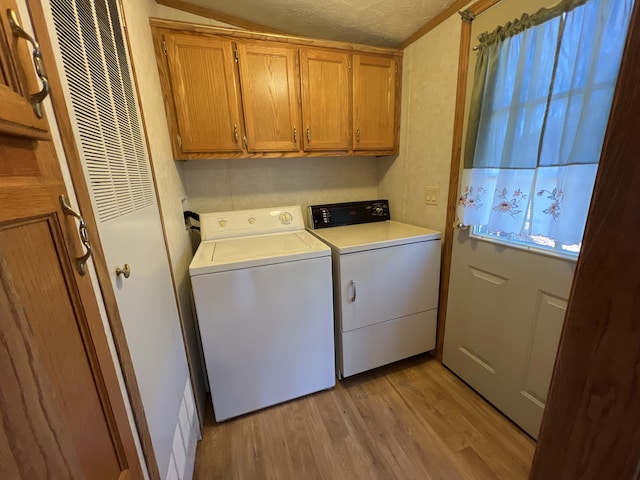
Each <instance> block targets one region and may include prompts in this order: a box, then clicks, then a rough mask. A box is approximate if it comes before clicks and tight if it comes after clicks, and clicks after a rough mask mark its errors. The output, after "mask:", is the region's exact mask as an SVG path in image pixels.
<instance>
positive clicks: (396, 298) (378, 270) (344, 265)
mask: <svg viewBox="0 0 640 480" xmlns="http://www.w3.org/2000/svg"><path fill="white" fill-rule="evenodd" d="M339 268H340V275H339V278H340V292H339V295H340V300H339V301H340V308H341V315H340V329H341V331H342V332H347V331H350V330H355V329H358V328H362V327H366V326H369V325H374V324H377V323H380V322H385V321H387V320H392V319H394V318H400V317H404V316H407V315H412V314H414V313H418V312H423V311H425V310H431V309H434V308H437V307H438V288H439V278H440V241H439V240H433V241H427V242H419V243H410V244H408V245H400V246H397V247H389V248H379V249H376V250H369V251H365V252H357V253H349V254H345V255H341V256H340V266H339Z"/></svg>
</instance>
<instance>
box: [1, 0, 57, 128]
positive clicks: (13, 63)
mask: <svg viewBox="0 0 640 480" xmlns="http://www.w3.org/2000/svg"><path fill="white" fill-rule="evenodd" d="M10 12H15V15H16V19H17V20H18V25H22V20H21V19H20V15H19V14H18V9H17V6H16V3H15V2H14V0H0V105H2V108H0V132H4V133H9V134H14V135H16V134H17V135H21V136H26V137H31V138H47V135H46V133H47V131H48V129H47V120H46V118H44V113H43V112H42V111H41V110H39V107H35V106H34V105H35V104H32V103H31V99H32V94H35V93H37V92H39V91H41V90H42V88H43V86H42V84H40V83H39V82H38V81H37V80H36V78H35V71H34V68H33V60H32V58H31V56H30V55H29V53H28V50H27V46H29V47H31V48H33V45H30V44H28V42H27V40H26V39H24V38H19V37H18V36H17V35H16V34H14V33H13V32H12V31H11V25H10V23H9V16H10ZM42 73H43V74H44V75H46V73H44V72H42ZM36 110H38V111H39V112H40V113H39V115H40V116H38V114H36Z"/></svg>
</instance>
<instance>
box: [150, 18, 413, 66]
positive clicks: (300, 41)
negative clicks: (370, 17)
mask: <svg viewBox="0 0 640 480" xmlns="http://www.w3.org/2000/svg"><path fill="white" fill-rule="evenodd" d="M149 23H150V24H151V27H152V28H153V27H155V28H162V29H167V30H180V31H183V32H193V33H207V34H210V35H218V36H222V37H227V38H229V39H235V40H238V39H250V40H267V41H269V42H280V43H286V44H290V45H300V46H310V47H319V48H332V49H337V50H346V51H353V52H363V53H367V54H380V55H393V56H397V57H401V56H402V55H403V50H400V49H397V48H383V47H373V46H371V45H363V44H357V43H347V42H336V41H333V40H322V39H315V38H307V37H296V36H292V35H279V34H270V33H264V32H253V31H249V30H235V29H232V28H221V27H210V26H207V25H200V24H195V23H188V22H177V21H173V20H164V19H161V18H150V19H149Z"/></svg>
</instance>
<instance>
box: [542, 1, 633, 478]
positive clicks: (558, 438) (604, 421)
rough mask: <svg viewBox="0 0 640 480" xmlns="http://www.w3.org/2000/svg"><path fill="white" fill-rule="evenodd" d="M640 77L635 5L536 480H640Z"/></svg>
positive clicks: (554, 379) (549, 403)
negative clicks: (638, 191)
mask: <svg viewBox="0 0 640 480" xmlns="http://www.w3.org/2000/svg"><path fill="white" fill-rule="evenodd" d="M639 76H640V4H638V3H637V2H636V4H635V7H634V11H633V13H632V15H631V23H630V26H629V33H628V36H627V43H626V48H625V51H624V54H623V57H622V64H621V67H620V74H619V76H618V83H617V86H616V90H615V93H614V97H613V104H612V108H611V115H610V117H609V124H608V127H607V132H606V135H605V139H604V145H603V148H602V155H601V158H600V167H599V169H598V175H597V177H596V183H595V187H594V192H593V200H592V202H591V207H590V209H589V215H588V218H587V225H586V228H585V234H584V242H583V249H582V252H581V253H580V256H579V258H578V263H577V266H576V274H575V277H574V281H573V287H572V291H571V296H570V298H569V305H568V307H567V314H566V317H565V323H564V328H563V332H562V337H561V339H560V347H559V349H558V356H557V358H556V363H555V370H554V373H553V377H552V380H551V389H550V393H549V396H548V399H547V406H546V409H545V413H544V417H543V420H542V428H541V431H540V437H539V441H538V448H537V450H536V452H535V456H534V460H533V466H532V471H531V476H530V478H531V479H532V480H538V479H540V480H541V479H546V478H582V479H585V480H586V479H596V478H636V477H637V476H638V468H639V465H640V435H639V434H638V429H637V425H638V422H639V421H640V402H638V398H639V397H640V382H639V381H638V369H639V368H640V356H638V340H639V339H640V331H639V330H638V326H637V324H638V322H637V321H638V319H639V318H640V302H638V294H639V292H640V281H639V280H638V271H640V256H639V255H637V247H638V245H639V244H640V223H638V211H639V210H640V200H639V199H638V196H637V195H634V194H633V193H632V190H631V187H635V186H637V185H639V184H640V168H639V167H638V157H639V156H640V137H639V136H638V135H637V132H638V129H640V119H639V117H638V112H639V111H640V89H638V80H637V79H638V77H639ZM625 253H626V254H625ZM629 253H631V254H629ZM621 446H624V447H623V448H620V447H621Z"/></svg>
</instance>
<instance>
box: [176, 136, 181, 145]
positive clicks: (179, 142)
mask: <svg viewBox="0 0 640 480" xmlns="http://www.w3.org/2000/svg"><path fill="white" fill-rule="evenodd" d="M176 138H177V140H178V146H179V147H180V148H182V137H181V136H180V134H178V135H176Z"/></svg>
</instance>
